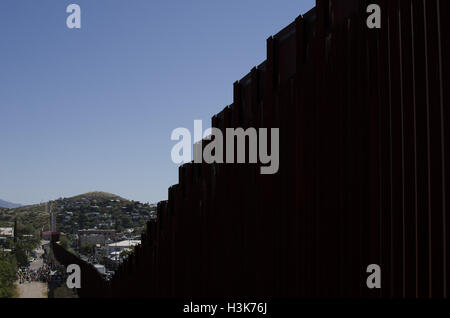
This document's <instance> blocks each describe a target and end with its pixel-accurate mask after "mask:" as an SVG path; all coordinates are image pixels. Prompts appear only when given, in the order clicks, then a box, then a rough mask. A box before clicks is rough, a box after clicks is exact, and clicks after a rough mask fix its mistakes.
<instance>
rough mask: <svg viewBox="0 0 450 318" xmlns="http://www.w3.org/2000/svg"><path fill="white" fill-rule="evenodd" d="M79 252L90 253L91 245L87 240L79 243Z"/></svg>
mask: <svg viewBox="0 0 450 318" xmlns="http://www.w3.org/2000/svg"><path fill="white" fill-rule="evenodd" d="M81 252H82V253H83V254H91V252H92V245H91V244H90V243H88V242H85V243H83V244H82V245H81Z"/></svg>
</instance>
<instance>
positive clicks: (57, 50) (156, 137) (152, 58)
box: [0, 0, 314, 204]
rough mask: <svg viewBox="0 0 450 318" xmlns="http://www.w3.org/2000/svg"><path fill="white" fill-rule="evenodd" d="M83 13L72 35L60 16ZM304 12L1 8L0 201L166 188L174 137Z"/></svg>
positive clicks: (59, 2)
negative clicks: (72, 11)
mask: <svg viewBox="0 0 450 318" xmlns="http://www.w3.org/2000/svg"><path fill="white" fill-rule="evenodd" d="M70 3H76V4H78V5H80V7H81V9H82V28H81V30H70V29H68V28H67V27H66V17H67V16H68V14H67V13H66V10H65V9H66V7H67V5H69V4H70ZM313 6H314V1H313V0H306V1H303V0H298V1H293V0H290V1H286V0H276V1H275V0H272V1H263V0H226V1H225V0H220V1H219V0H179V1H173V0H166V1H162V0H161V1H150V0H127V1H125V0H72V1H64V0H39V1H36V0H1V1H0V198H1V199H3V200H7V201H12V202H16V203H22V204H31V203H37V202H40V201H47V200H50V199H56V198H58V197H61V196H63V197H68V196H72V195H76V194H80V193H84V192H88V191H94V190H101V191H107V192H112V193H115V194H118V195H121V196H123V197H126V198H129V199H133V200H139V201H143V202H156V201H159V200H164V199H167V188H168V187H169V186H170V185H172V184H175V183H177V180H178V176H177V174H178V169H177V166H176V165H175V164H174V163H173V162H172V161H171V158H170V151H171V148H172V146H173V145H174V144H175V142H174V141H171V140H170V134H171V132H172V130H173V129H174V128H177V127H186V128H189V129H191V130H192V129H193V120H194V119H202V120H203V121H204V122H205V121H206V123H208V124H210V118H211V116H212V115H214V114H215V113H218V112H219V111H220V110H222V108H223V107H225V106H226V105H228V104H230V103H231V102H232V96H233V95H232V84H233V82H234V81H236V80H238V79H240V78H242V77H243V76H244V75H245V74H247V73H248V72H249V71H250V69H251V68H252V67H253V66H255V65H258V64H259V63H260V62H262V61H263V60H264V59H265V57H266V47H265V44H266V39H267V37H269V36H270V35H273V34H275V33H277V32H278V31H279V30H281V29H282V28H283V27H284V26H286V25H288V24H289V23H290V22H292V21H293V20H294V19H295V18H296V17H297V16H298V15H300V14H302V13H305V12H307V11H308V10H309V9H310V8H312V7H313Z"/></svg>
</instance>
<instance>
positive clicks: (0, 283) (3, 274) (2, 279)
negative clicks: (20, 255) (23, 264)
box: [0, 253, 17, 298]
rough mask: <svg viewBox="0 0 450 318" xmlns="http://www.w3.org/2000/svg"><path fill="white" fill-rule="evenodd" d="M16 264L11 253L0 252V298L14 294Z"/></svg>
mask: <svg viewBox="0 0 450 318" xmlns="http://www.w3.org/2000/svg"><path fill="white" fill-rule="evenodd" d="M16 273H17V265H16V260H15V258H14V257H13V256H12V255H7V254H5V253H0V298H10V297H13V296H14V290H15V286H14V281H15V280H16Z"/></svg>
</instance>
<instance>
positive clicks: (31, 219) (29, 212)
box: [0, 192, 155, 233]
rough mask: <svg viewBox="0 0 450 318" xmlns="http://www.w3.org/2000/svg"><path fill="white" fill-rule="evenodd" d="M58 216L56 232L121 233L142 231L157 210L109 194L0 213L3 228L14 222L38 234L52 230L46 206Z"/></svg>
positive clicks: (92, 193)
mask: <svg viewBox="0 0 450 318" xmlns="http://www.w3.org/2000/svg"><path fill="white" fill-rule="evenodd" d="M48 203H49V204H51V206H52V211H53V212H54V213H55V214H56V227H57V230H58V231H60V232H64V233H76V231H78V230H80V229H86V228H99V229H115V230H117V231H122V230H123V229H126V228H136V229H138V228H141V227H143V226H144V224H145V222H146V221H147V220H148V219H149V218H152V217H154V213H155V207H154V206H151V205H149V204H144V203H140V202H137V201H130V200H127V199H124V198H122V197H120V196H118V195H115V194H111V193H106V192H89V193H85V194H80V195H77V196H74V197H70V198H59V199H57V200H54V201H50V202H45V203H41V204H34V205H28V206H21V207H18V208H15V209H0V225H2V224H3V225H12V224H13V223H14V219H15V218H17V221H18V222H19V223H21V224H24V225H27V224H30V225H32V226H33V227H34V228H35V229H38V230H44V231H45V230H48V229H49V213H48V212H47V204H48Z"/></svg>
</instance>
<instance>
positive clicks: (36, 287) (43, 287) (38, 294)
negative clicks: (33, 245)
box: [16, 245, 47, 298]
mask: <svg viewBox="0 0 450 318" xmlns="http://www.w3.org/2000/svg"><path fill="white" fill-rule="evenodd" d="M41 246H42V245H41ZM41 246H39V248H38V249H36V256H37V257H36V259H35V260H34V261H33V262H32V263H31V264H30V268H31V269H32V270H36V269H38V268H40V267H41V266H42V264H43V261H42V254H43V253H44V251H43V250H42V248H41ZM16 285H17V294H18V298H47V284H46V283H41V282H31V283H23V284H19V281H16Z"/></svg>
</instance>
